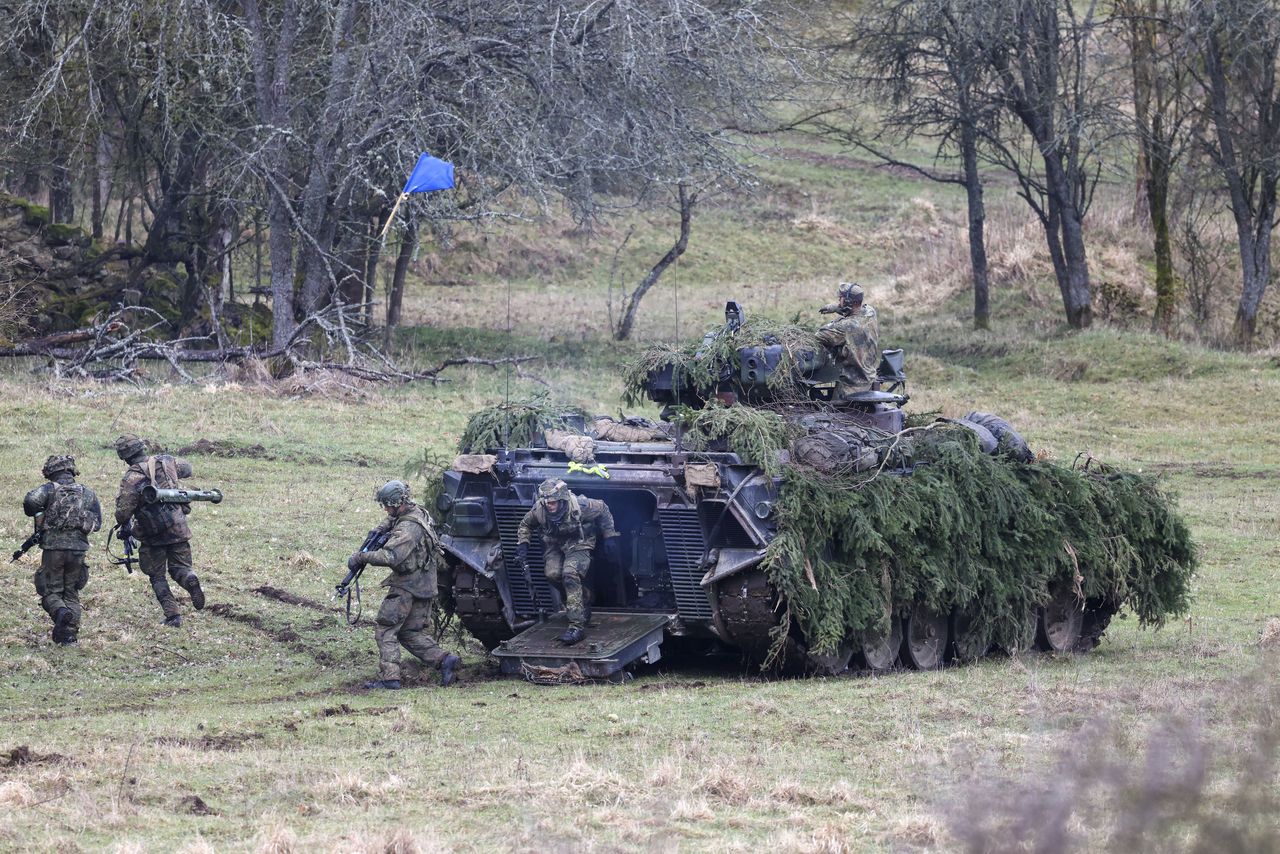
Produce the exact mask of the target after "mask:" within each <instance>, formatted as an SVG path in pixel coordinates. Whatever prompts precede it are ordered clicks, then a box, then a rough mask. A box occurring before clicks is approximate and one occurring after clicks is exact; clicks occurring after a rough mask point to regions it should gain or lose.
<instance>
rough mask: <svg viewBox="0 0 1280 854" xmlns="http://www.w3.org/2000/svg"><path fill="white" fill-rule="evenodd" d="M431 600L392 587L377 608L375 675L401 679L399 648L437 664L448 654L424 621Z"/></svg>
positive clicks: (427, 661)
mask: <svg viewBox="0 0 1280 854" xmlns="http://www.w3.org/2000/svg"><path fill="white" fill-rule="evenodd" d="M431 602H432V600H431V599H422V598H419V597H417V596H414V595H413V594H412V593H409V592H408V591H407V590H400V589H398V588H395V587H393V588H391V592H389V593H388V594H387V598H386V599H383V600H382V607H380V608H379V609H378V621H377V623H378V628H377V629H376V630H375V631H374V634H373V636H374V639H375V640H376V641H377V643H378V678H379V679H399V678H400V647H404V648H405V649H407V650H409V652H411V653H413V654H414V655H416V656H417V657H418V658H420V659H422V661H423V663H425V664H430V665H432V666H433V667H439V666H440V662H441V661H443V660H444V657H445V655H447V653H446V652H445V651H444V650H443V649H441V648H440V645H439V644H438V643H436V639H435V638H434V637H432V635H431V631H430V629H428V627H427V624H428V623H429V622H430V621H431Z"/></svg>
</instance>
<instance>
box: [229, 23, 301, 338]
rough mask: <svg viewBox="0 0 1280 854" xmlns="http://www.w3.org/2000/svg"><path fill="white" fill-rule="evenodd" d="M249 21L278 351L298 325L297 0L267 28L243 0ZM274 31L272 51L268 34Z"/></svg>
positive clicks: (272, 308)
mask: <svg viewBox="0 0 1280 854" xmlns="http://www.w3.org/2000/svg"><path fill="white" fill-rule="evenodd" d="M243 7H244V12H245V18H246V20H247V22H248V24H249V42H250V53H251V56H252V63H253V82H254V92H255V95H256V99H257V105H256V106H257V108H258V115H259V117H260V118H261V120H262V123H263V124H264V126H266V127H268V128H271V129H273V130H271V131H269V133H270V135H269V136H268V137H267V140H266V142H265V143H264V144H263V153H262V166H261V170H262V177H263V181H264V183H265V184H266V190H267V228H268V229H270V235H269V237H268V242H267V252H268V256H269V258H270V263H271V344H272V346H273V347H275V348H276V349H281V348H283V347H284V346H285V345H287V344H288V343H289V339H290V338H291V337H292V336H293V331H294V329H296V328H297V320H296V319H295V318H294V299H293V273H294V264H293V217H292V216H291V215H290V200H289V198H288V197H287V196H286V195H285V187H286V183H285V178H286V175H285V169H286V163H285V154H286V151H285V139H284V136H283V134H284V130H285V129H286V128H287V127H288V118H289V114H290V109H289V107H290V101H289V99H290V93H289V77H290V60H291V59H292V55H293V46H294V40H295V37H296V36H297V34H298V27H299V10H298V3H297V0H285V2H284V5H283V8H282V10H281V17H280V23H279V25H278V26H276V27H268V26H267V23H266V22H265V21H264V20H263V18H262V14H261V10H260V9H259V8H258V2H257V0H243ZM271 33H275V34H276V43H275V45H274V50H273V47H272V45H271V44H270V41H269V35H270V34H271Z"/></svg>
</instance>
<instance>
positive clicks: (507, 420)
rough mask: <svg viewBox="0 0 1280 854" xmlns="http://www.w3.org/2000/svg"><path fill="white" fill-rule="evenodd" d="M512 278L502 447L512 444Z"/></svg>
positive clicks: (508, 292)
mask: <svg viewBox="0 0 1280 854" xmlns="http://www.w3.org/2000/svg"><path fill="white" fill-rule="evenodd" d="M510 356H511V278H510V277H509V276H508V277H507V357H508V358H507V370H506V390H505V391H504V392H503V394H502V448H503V451H504V452H505V451H509V450H510V448H509V446H510V444H511V359H510Z"/></svg>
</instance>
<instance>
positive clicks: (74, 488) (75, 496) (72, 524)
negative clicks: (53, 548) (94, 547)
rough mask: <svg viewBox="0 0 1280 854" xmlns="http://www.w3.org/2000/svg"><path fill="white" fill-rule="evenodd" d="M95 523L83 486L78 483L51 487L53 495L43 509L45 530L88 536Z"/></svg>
mask: <svg viewBox="0 0 1280 854" xmlns="http://www.w3.org/2000/svg"><path fill="white" fill-rule="evenodd" d="M96 522H97V520H96V519H95V518H94V515H93V509H92V507H91V506H90V504H89V500H88V498H87V496H86V495H85V489H84V487H83V486H81V485H80V484H78V483H69V484H61V483H55V484H54V485H53V495H52V496H51V497H50V499H49V503H48V504H47V505H45V508H44V527H45V530H47V531H79V532H80V533H82V534H89V533H92V532H93V528H94V525H95V524H96Z"/></svg>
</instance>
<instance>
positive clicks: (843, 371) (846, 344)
mask: <svg viewBox="0 0 1280 854" xmlns="http://www.w3.org/2000/svg"><path fill="white" fill-rule="evenodd" d="M862 298H863V291H862V288H861V287H859V286H858V285H855V284H854V283H853V282H841V283H840V301H839V302H837V303H835V304H834V305H824V306H823V307H822V309H821V313H822V314H839V315H840V317H839V318H837V319H836V320H833V321H831V322H830V323H827V324H826V325H824V326H823V327H822V328H821V329H819V330H818V343H819V344H821V345H822V346H823V347H825V348H827V350H828V352H830V353H831V355H832V357H834V359H835V361H836V362H837V363H838V364H839V365H840V379H839V381H838V383H837V384H836V400H837V401H839V400H846V399H848V398H849V396H850V395H853V394H857V393H858V392H863V391H870V390H872V389H873V388H875V383H876V372H877V370H878V369H879V367H880V322H879V321H878V320H877V319H876V310H875V309H874V308H872V307H871V306H869V305H863V304H862Z"/></svg>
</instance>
